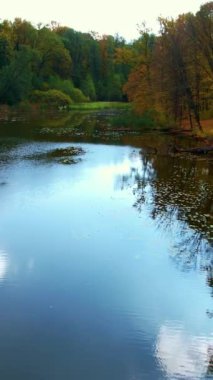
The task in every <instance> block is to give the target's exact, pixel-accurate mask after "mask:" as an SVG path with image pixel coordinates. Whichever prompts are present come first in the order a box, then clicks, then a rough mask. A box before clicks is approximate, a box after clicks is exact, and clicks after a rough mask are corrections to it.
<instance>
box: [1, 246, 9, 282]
mask: <svg viewBox="0 0 213 380" xmlns="http://www.w3.org/2000/svg"><path fill="white" fill-rule="evenodd" d="M7 270H8V256H7V253H6V252H5V251H3V250H0V283H1V282H2V281H3V280H4V279H5V278H6V275H7Z"/></svg>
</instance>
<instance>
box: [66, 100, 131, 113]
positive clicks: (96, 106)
mask: <svg viewBox="0 0 213 380" xmlns="http://www.w3.org/2000/svg"><path fill="white" fill-rule="evenodd" d="M130 108H131V104H130V103H124V102H88V103H74V104H71V105H70V106H69V109H70V110H79V111H81V110H82V111H84V110H86V111H90V110H91V111H92V110H105V109H130Z"/></svg>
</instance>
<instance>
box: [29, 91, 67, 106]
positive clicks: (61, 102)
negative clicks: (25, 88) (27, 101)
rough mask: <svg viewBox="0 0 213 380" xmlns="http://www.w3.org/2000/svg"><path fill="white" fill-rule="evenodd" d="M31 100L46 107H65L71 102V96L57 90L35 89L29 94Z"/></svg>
mask: <svg viewBox="0 0 213 380" xmlns="http://www.w3.org/2000/svg"><path fill="white" fill-rule="evenodd" d="M31 101H33V102H35V103H39V104H40V105H45V106H47V107H57V108H58V107H67V106H69V105H70V104H71V103H72V100H71V98H70V97H69V96H68V95H66V94H64V93H63V92H62V91H59V90H48V91H40V90H35V91H33V93H32V95H31Z"/></svg>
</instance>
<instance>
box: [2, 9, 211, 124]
mask: <svg viewBox="0 0 213 380" xmlns="http://www.w3.org/2000/svg"><path fill="white" fill-rule="evenodd" d="M159 25H160V32H159V34H158V35H155V34H153V33H152V32H151V31H150V30H148V29H147V28H146V26H145V25H142V27H141V31H140V37H139V38H138V39H137V40H135V41H133V42H131V43H127V42H126V41H125V40H124V39H123V38H122V37H120V36H118V35H117V36H114V37H113V36H107V35H105V36H99V35H98V34H97V33H95V32H90V33H81V32H78V31H75V30H73V29H72V28H68V27H63V26H60V25H58V24H57V23H56V22H52V23H51V25H48V26H43V25H41V24H39V25H37V27H35V26H33V25H32V24H31V23H30V22H28V21H26V20H21V19H15V20H14V22H10V21H8V20H4V21H2V22H1V23H0V103H4V104H5V103H6V104H11V105H12V104H16V103H19V102H21V101H24V100H26V99H27V100H30V101H32V102H39V101H42V102H46V103H48V101H49V102H50V103H51V101H54V99H56V98H57V102H59V103H60V102H61V104H66V103H67V104H69V103H70V102H72V101H73V102H85V101H94V100H100V101H123V100H127V99H128V100H129V101H131V102H132V103H133V105H134V109H135V110H136V111H137V112H138V113H141V114H142V113H143V112H146V111H147V110H149V111H152V113H153V115H158V117H159V115H161V116H160V117H162V118H165V120H169V119H172V120H175V121H176V123H179V124H181V123H182V122H183V120H185V119H188V120H189V122H190V125H191V127H193V125H197V126H198V127H199V128H200V129H201V122H200V119H201V116H202V115H204V114H206V115H209V116H210V117H212V116H213V115H212V111H211V110H212V108H213V107H212V105H213V104H212V99H213V2H207V3H206V4H203V5H202V6H201V7H200V10H199V11H198V12H197V13H196V14H192V13H187V14H182V15H180V16H178V18H177V19H175V20H174V19H165V18H159Z"/></svg>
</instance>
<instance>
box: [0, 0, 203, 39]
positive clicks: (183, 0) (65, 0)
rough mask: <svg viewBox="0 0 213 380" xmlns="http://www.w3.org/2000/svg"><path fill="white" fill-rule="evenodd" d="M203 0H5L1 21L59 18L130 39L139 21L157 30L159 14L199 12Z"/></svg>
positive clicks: (74, 25) (75, 26)
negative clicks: (16, 18) (17, 18)
mask: <svg viewBox="0 0 213 380" xmlns="http://www.w3.org/2000/svg"><path fill="white" fill-rule="evenodd" d="M205 2H206V1H202V0H159V1H158V0H146V1H145V0H131V1H129V0H108V1H107V0H106V1H101V0H36V1H35V0H33V1H30V0H5V1H3V0H2V5H1V14H0V15H1V20H2V19H9V20H14V18H15V17H21V18H22V19H26V20H29V21H31V22H33V23H34V24H38V23H39V22H42V23H44V24H47V23H50V21H52V20H53V21H57V22H59V23H60V24H61V25H66V26H69V27H72V28H73V29H75V30H79V31H83V32H88V31H96V32H99V34H112V35H114V34H115V33H118V34H120V35H121V36H123V37H124V38H126V39H127V40H131V39H134V38H137V37H138V33H137V24H141V23H142V21H144V20H145V21H146V23H147V26H148V27H150V28H152V29H153V31H154V32H155V33H156V32H157V31H158V23H157V21H156V19H157V17H158V16H163V17H167V16H170V17H171V16H172V17H176V16H177V15H179V14H181V13H186V12H189V11H190V12H193V13H195V12H197V11H198V10H199V8H200V5H201V4H203V3H205Z"/></svg>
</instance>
